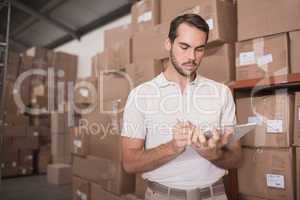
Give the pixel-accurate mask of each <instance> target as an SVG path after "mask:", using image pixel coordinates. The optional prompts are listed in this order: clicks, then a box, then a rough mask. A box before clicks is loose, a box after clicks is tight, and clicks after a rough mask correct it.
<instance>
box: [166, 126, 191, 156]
mask: <svg viewBox="0 0 300 200" xmlns="http://www.w3.org/2000/svg"><path fill="white" fill-rule="evenodd" d="M194 130H195V126H194V125H193V124H192V123H191V122H180V121H178V122H177V124H176V125H175V126H174V127H173V130H172V131H173V139H172V141H171V146H172V148H173V150H174V151H175V152H176V153H181V152H183V151H184V150H185V148H186V147H187V146H188V145H191V143H192V136H193V133H194Z"/></svg>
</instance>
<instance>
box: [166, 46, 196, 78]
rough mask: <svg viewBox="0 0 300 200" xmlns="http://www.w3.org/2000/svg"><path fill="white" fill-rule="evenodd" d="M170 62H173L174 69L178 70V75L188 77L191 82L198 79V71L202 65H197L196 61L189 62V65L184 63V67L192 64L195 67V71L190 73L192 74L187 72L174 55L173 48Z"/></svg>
mask: <svg viewBox="0 0 300 200" xmlns="http://www.w3.org/2000/svg"><path fill="white" fill-rule="evenodd" d="M170 60H171V63H172V65H173V67H174V69H175V70H176V72H177V73H178V74H180V75H181V76H183V77H186V78H188V79H190V80H193V79H194V78H195V77H196V73H197V69H198V67H199V65H200V63H198V64H197V63H196V61H195V60H194V61H190V62H187V63H183V64H182V65H186V64H192V65H194V66H195V70H193V71H190V72H189V71H188V72H187V71H185V70H184V69H183V68H182V67H180V64H179V63H178V61H177V60H176V57H175V55H174V53H173V48H171V51H170Z"/></svg>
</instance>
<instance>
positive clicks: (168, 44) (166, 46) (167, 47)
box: [165, 38, 172, 51]
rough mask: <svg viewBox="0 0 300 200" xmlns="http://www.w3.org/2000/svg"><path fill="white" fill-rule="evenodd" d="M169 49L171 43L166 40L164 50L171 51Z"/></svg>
mask: <svg viewBox="0 0 300 200" xmlns="http://www.w3.org/2000/svg"><path fill="white" fill-rule="evenodd" d="M171 48H172V43H171V41H170V39H169V38H167V39H166V40H165V49H166V50H167V51H171Z"/></svg>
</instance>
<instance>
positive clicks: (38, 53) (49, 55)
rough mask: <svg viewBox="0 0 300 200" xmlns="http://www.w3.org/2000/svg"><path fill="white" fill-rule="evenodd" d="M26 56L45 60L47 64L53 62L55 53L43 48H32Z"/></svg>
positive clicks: (26, 52) (27, 51)
mask: <svg viewBox="0 0 300 200" xmlns="http://www.w3.org/2000/svg"><path fill="white" fill-rule="evenodd" d="M25 55H27V56H32V57H35V58H39V59H42V60H45V61H46V62H49V61H51V59H53V56H54V52H53V51H52V50H49V49H46V48H42V47H32V48H30V49H27V50H26V51H25Z"/></svg>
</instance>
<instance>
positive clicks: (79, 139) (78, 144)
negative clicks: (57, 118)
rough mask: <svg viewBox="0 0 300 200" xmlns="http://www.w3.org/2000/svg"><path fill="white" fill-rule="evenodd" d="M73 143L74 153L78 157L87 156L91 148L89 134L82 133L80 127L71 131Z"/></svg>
mask: <svg viewBox="0 0 300 200" xmlns="http://www.w3.org/2000/svg"><path fill="white" fill-rule="evenodd" d="M70 134H71V141H72V144H71V145H72V153H73V154H74V155H77V156H86V155H87V154H88V148H89V138H88V133H87V132H80V129H79V128H78V127H74V128H71V129H70Z"/></svg>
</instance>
